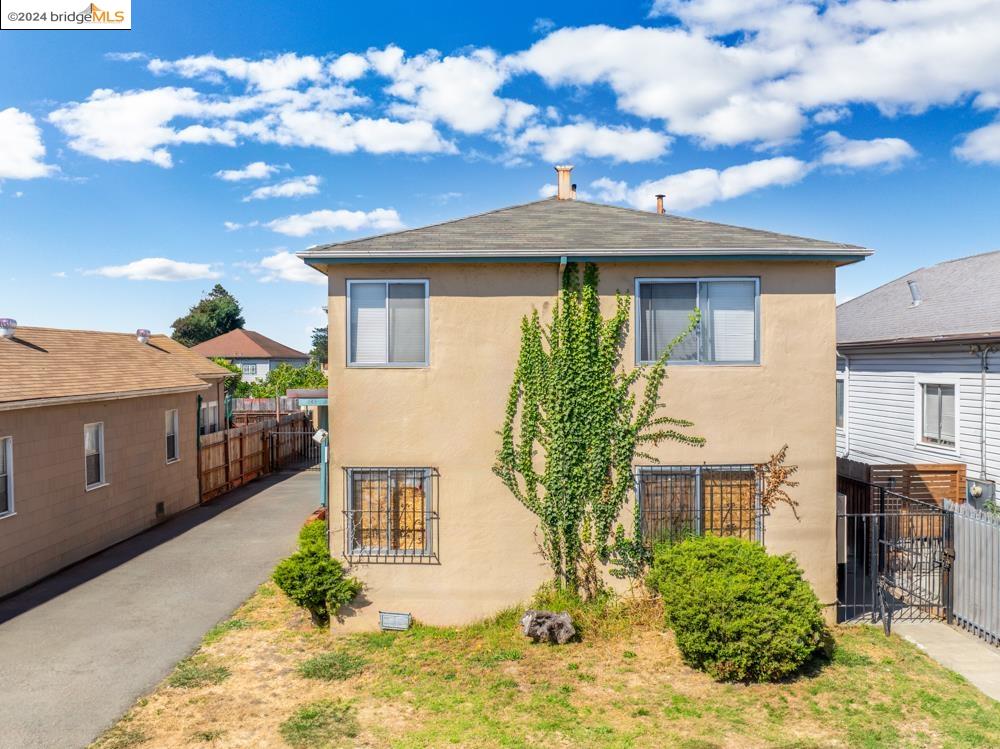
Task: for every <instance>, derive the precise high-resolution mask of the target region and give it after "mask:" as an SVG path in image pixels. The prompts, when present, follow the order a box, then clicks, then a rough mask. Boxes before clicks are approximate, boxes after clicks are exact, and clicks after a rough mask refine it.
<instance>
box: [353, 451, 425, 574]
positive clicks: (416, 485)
mask: <svg viewBox="0 0 1000 749" xmlns="http://www.w3.org/2000/svg"><path fill="white" fill-rule="evenodd" d="M347 500H348V504H347V515H348V517H347V520H348V534H349V536H350V546H349V552H350V553H352V554H365V555H377V556H386V555H389V556H392V555H400V556H405V555H423V554H427V553H429V551H430V546H431V544H430V522H429V521H430V517H431V469H429V468H378V469H352V470H351V471H350V474H349V479H348V497H347Z"/></svg>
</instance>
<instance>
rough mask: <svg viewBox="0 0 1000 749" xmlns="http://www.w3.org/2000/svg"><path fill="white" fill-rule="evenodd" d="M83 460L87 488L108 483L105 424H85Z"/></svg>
mask: <svg viewBox="0 0 1000 749" xmlns="http://www.w3.org/2000/svg"><path fill="white" fill-rule="evenodd" d="M83 456H84V458H83V460H84V464H85V471H86V476H87V478H86V481H87V484H86V486H87V488H88V489H93V488H95V487H98V486H101V485H102V484H105V483H107V482H106V481H105V480H104V424H103V423H102V422H97V423H95V424H85V425H84V427H83Z"/></svg>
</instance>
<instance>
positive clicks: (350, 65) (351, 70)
mask: <svg viewBox="0 0 1000 749" xmlns="http://www.w3.org/2000/svg"><path fill="white" fill-rule="evenodd" d="M368 68H369V65H368V60H366V59H365V58H364V57H362V56H361V55H356V54H354V53H353V52H348V53H347V54H346V55H341V56H340V57H338V58H337V59H336V60H334V61H333V62H331V63H330V74H331V75H332V76H333V77H334V78H337V79H339V80H341V81H353V80H357V79H358V78H360V77H361V76H363V75H364V74H365V73H367V72H368Z"/></svg>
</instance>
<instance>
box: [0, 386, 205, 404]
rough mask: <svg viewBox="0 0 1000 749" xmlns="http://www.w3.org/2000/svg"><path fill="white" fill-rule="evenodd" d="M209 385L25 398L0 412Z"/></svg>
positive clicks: (123, 397)
mask: <svg viewBox="0 0 1000 749" xmlns="http://www.w3.org/2000/svg"><path fill="white" fill-rule="evenodd" d="M208 386H209V385H208V383H207V382H203V383H202V384H200V385H193V384H192V385H179V386H175V387H162V388H148V389H145V390H121V391H117V392H107V393H83V394H79V395H56V396H53V397H51V398H27V399H25V400H17V401H4V402H0V411H14V410H17V409H21V408H40V407H42V406H59V405H64V404H67V403H89V402H92V401H114V400H125V399H127V398H147V397H151V396H155V395H171V394H173V393H195V392H198V391H199V390H204V389H205V388H207V387H208Z"/></svg>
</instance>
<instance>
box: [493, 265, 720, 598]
mask: <svg viewBox="0 0 1000 749" xmlns="http://www.w3.org/2000/svg"><path fill="white" fill-rule="evenodd" d="M629 309H630V299H629V296H628V295H626V294H621V293H619V294H617V295H616V305H615V313H614V315H612V316H611V318H610V319H607V320H605V319H604V318H603V317H602V315H601V310H600V296H599V294H598V271H597V266H595V265H593V264H591V263H588V264H587V265H586V267H585V269H584V271H583V274H582V280H581V276H580V272H579V270H578V269H577V267H576V266H575V265H574V264H569V265H568V266H567V267H566V270H565V273H564V275H563V284H562V290H561V291H560V293H559V296H558V298H557V300H556V303H555V306H554V310H553V316H552V322H551V323H549V324H547V325H543V324H542V322H541V320H540V318H539V315H538V312H537V310H535V311H533V312H532V314H531V315H530V316H526V317H525V318H524V319H523V320H522V322H521V351H520V356H519V358H518V362H517V366H516V368H515V371H514V381H513V383H512V385H511V388H510V394H509V396H508V399H507V411H506V416H505V418H504V423H503V426H502V428H501V430H500V448H499V450H498V451H497V459H496V463H495V465H494V467H493V471H494V473H496V475H497V476H499V477H500V479H501V480H502V481H503V482H504V484H505V485H506V486H507V488H508V489H510V491H511V493H512V494H513V495H514V496H515V497H516V498H517V499H518V500H519V501H520V502H521V503H522V504H524V506H525V507H527V508H528V509H529V510H530V511H531V512H533V513H534V514H535V515H537V516H538V518H539V521H540V524H541V530H542V541H541V546H542V553H543V555H544V556H545V558H546V560H547V561H548V562H549V564H550V566H551V567H552V572H553V575H554V577H555V581H556V584H557V585H560V586H562V587H564V588H566V589H568V590H570V591H571V592H574V593H576V592H579V591H581V589H582V592H583V593H584V594H585V595H587V596H588V597H589V596H592V595H594V594H596V593H597V592H598V590H599V589H600V587H601V584H600V580H599V576H598V574H597V567H596V564H597V561H598V560H600V561H603V562H606V561H608V560H609V559H610V558H611V555H612V544H611V543H610V542H611V538H612V530H613V527H614V526H615V524H616V523H617V522H618V520H619V518H620V515H621V512H622V509H623V507H624V505H625V502H626V500H627V498H628V494H629V490H630V488H631V487H632V486H633V480H634V477H633V473H632V463H633V461H634V459H635V458H636V457H637V456H641V457H645V458H647V459H649V460H652V461H655V460H656V459H655V458H654V457H653V456H651V455H648V454H646V453H645V452H643V450H644V449H645V448H646V446H648V445H650V444H652V445H657V444H659V443H660V442H663V441H676V442H680V443H683V444H688V445H697V446H700V445H702V444H704V440H703V439H702V438H701V437H695V436H692V435H689V434H686V433H684V432H683V431H681V430H683V429H684V428H686V427H690V426H692V424H691V422H689V421H684V420H683V419H675V418H671V417H668V416H660V415H658V411H659V409H660V407H661V405H662V404H661V403H660V386H661V384H662V383H663V379H664V377H665V375H666V363H667V359H668V357H669V355H670V351H671V350H672V349H673V347H674V346H676V345H677V344H678V343H680V342H681V341H682V340H683V339H684V338H685V337H686V336H687V335H688V334H689V333H690V332H691V331H692V330H693V329H694V327H695V326H696V325H697V323H698V312H697V311H695V313H693V314H692V317H691V321H690V324H689V325H688V327H687V329H685V330H684V331H683V332H681V334H680V335H678V336H677V338H675V339H674V340H673V341H672V342H671V343H670V345H669V346H667V348H666V350H664V352H663V354H662V355H661V357H660V359H659V360H658V361H657V362H656V363H654V364H652V365H650V366H648V367H636V368H634V369H632V370H630V371H626V370H625V369H624V368H623V367H622V366H621V361H622V352H623V349H624V346H625V333H626V330H627V327H628V320H629ZM638 530H639V529H638V514H636V527H635V528H633V537H637V536H638ZM616 535H617V536H618V537H619V538H620V539H621V542H622V544H627V542H628V539H627V538H626V536H625V534H624V532H623V530H622V529H620V527H619V531H617V532H616ZM640 546H641V544H640Z"/></svg>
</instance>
